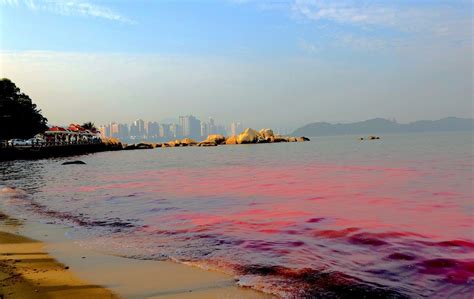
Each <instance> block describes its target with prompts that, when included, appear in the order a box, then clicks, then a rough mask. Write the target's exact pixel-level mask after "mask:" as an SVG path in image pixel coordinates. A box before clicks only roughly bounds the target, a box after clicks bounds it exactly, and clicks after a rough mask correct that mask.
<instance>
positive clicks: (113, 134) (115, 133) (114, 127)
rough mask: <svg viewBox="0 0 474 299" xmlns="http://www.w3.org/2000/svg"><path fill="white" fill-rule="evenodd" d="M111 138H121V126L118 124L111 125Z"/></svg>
mask: <svg viewBox="0 0 474 299" xmlns="http://www.w3.org/2000/svg"><path fill="white" fill-rule="evenodd" d="M109 136H110V137H114V138H118V137H119V125H118V124H117V123H116V122H112V123H110V135H109Z"/></svg>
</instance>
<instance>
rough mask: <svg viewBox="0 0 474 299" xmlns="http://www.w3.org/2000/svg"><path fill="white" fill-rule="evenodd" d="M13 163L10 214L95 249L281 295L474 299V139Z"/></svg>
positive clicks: (398, 139)
mask: <svg viewBox="0 0 474 299" xmlns="http://www.w3.org/2000/svg"><path fill="white" fill-rule="evenodd" d="M81 159H82V160H84V161H86V162H87V163H88V164H87V165H70V166H61V165H60V164H61V163H60V162H61V161H62V160H42V161H17V162H8V163H4V164H0V171H1V174H2V176H3V182H4V183H3V184H5V185H6V186H10V187H16V188H18V189H20V190H23V191H24V192H25V193H24V194H22V193H21V192H23V191H21V192H20V191H18V190H17V191H18V193H14V194H16V195H12V194H11V192H2V195H1V196H2V198H3V199H4V200H3V207H2V209H5V210H6V211H7V212H9V213H12V214H15V215H22V214H23V215H26V216H27V217H29V218H30V219H36V221H54V222H62V223H66V224H68V225H71V226H73V227H74V228H75V230H74V234H73V235H72V237H73V238H76V239H78V240H79V241H80V242H81V244H83V245H84V246H89V247H92V248H96V249H100V250H105V251H109V252H111V253H114V254H122V255H125V256H130V257H135V258H143V259H174V260H177V261H180V262H184V263H188V264H192V265H197V266H200V267H204V268H209V269H219V270H221V271H227V272H229V273H234V274H235V275H237V276H238V278H239V284H240V285H243V286H251V287H254V288H256V289H260V290H263V291H267V292H272V293H276V294H280V295H282V296H313V297H326V298H327V297H333V296H334V297H363V296H366V297H367V296H370V297H381V298H385V297H389V296H391V297H395V298H396V297H405V296H409V297H410V296H430V297H432V296H438V297H446V296H459V297H468V296H470V295H472V293H473V292H474V282H473V281H474V236H473V226H472V223H473V212H474V205H473V198H474V196H473V189H472V188H473V187H472V185H473V172H472V170H473V152H472V135H469V134H453V133H451V134H445V135H442V134H439V135H435V134H431V135H420V134H412V135H390V136H386V137H385V138H384V139H383V140H381V141H376V142H362V143H360V142H357V141H356V140H355V138H354V137H351V136H350V137H328V138H317V139H315V140H314V141H313V142H309V143H297V144H269V145H249V146H221V147H217V148H176V149H156V150H149V151H133V152H130V151H127V152H110V153H99V154H95V155H89V156H85V157H82V158H81Z"/></svg>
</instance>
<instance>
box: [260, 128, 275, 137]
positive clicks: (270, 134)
mask: <svg viewBox="0 0 474 299" xmlns="http://www.w3.org/2000/svg"><path fill="white" fill-rule="evenodd" d="M258 134H259V135H260V136H262V138H263V139H267V138H270V137H273V136H275V135H274V134H273V130H271V129H261V130H260V132H258Z"/></svg>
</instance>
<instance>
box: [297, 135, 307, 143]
mask: <svg viewBox="0 0 474 299" xmlns="http://www.w3.org/2000/svg"><path fill="white" fill-rule="evenodd" d="M305 141H309V138H306V137H304V136H302V137H296V142H305Z"/></svg>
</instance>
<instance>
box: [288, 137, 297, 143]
mask: <svg viewBox="0 0 474 299" xmlns="http://www.w3.org/2000/svg"><path fill="white" fill-rule="evenodd" d="M297 141H298V140H297V139H296V137H288V142H297Z"/></svg>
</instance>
